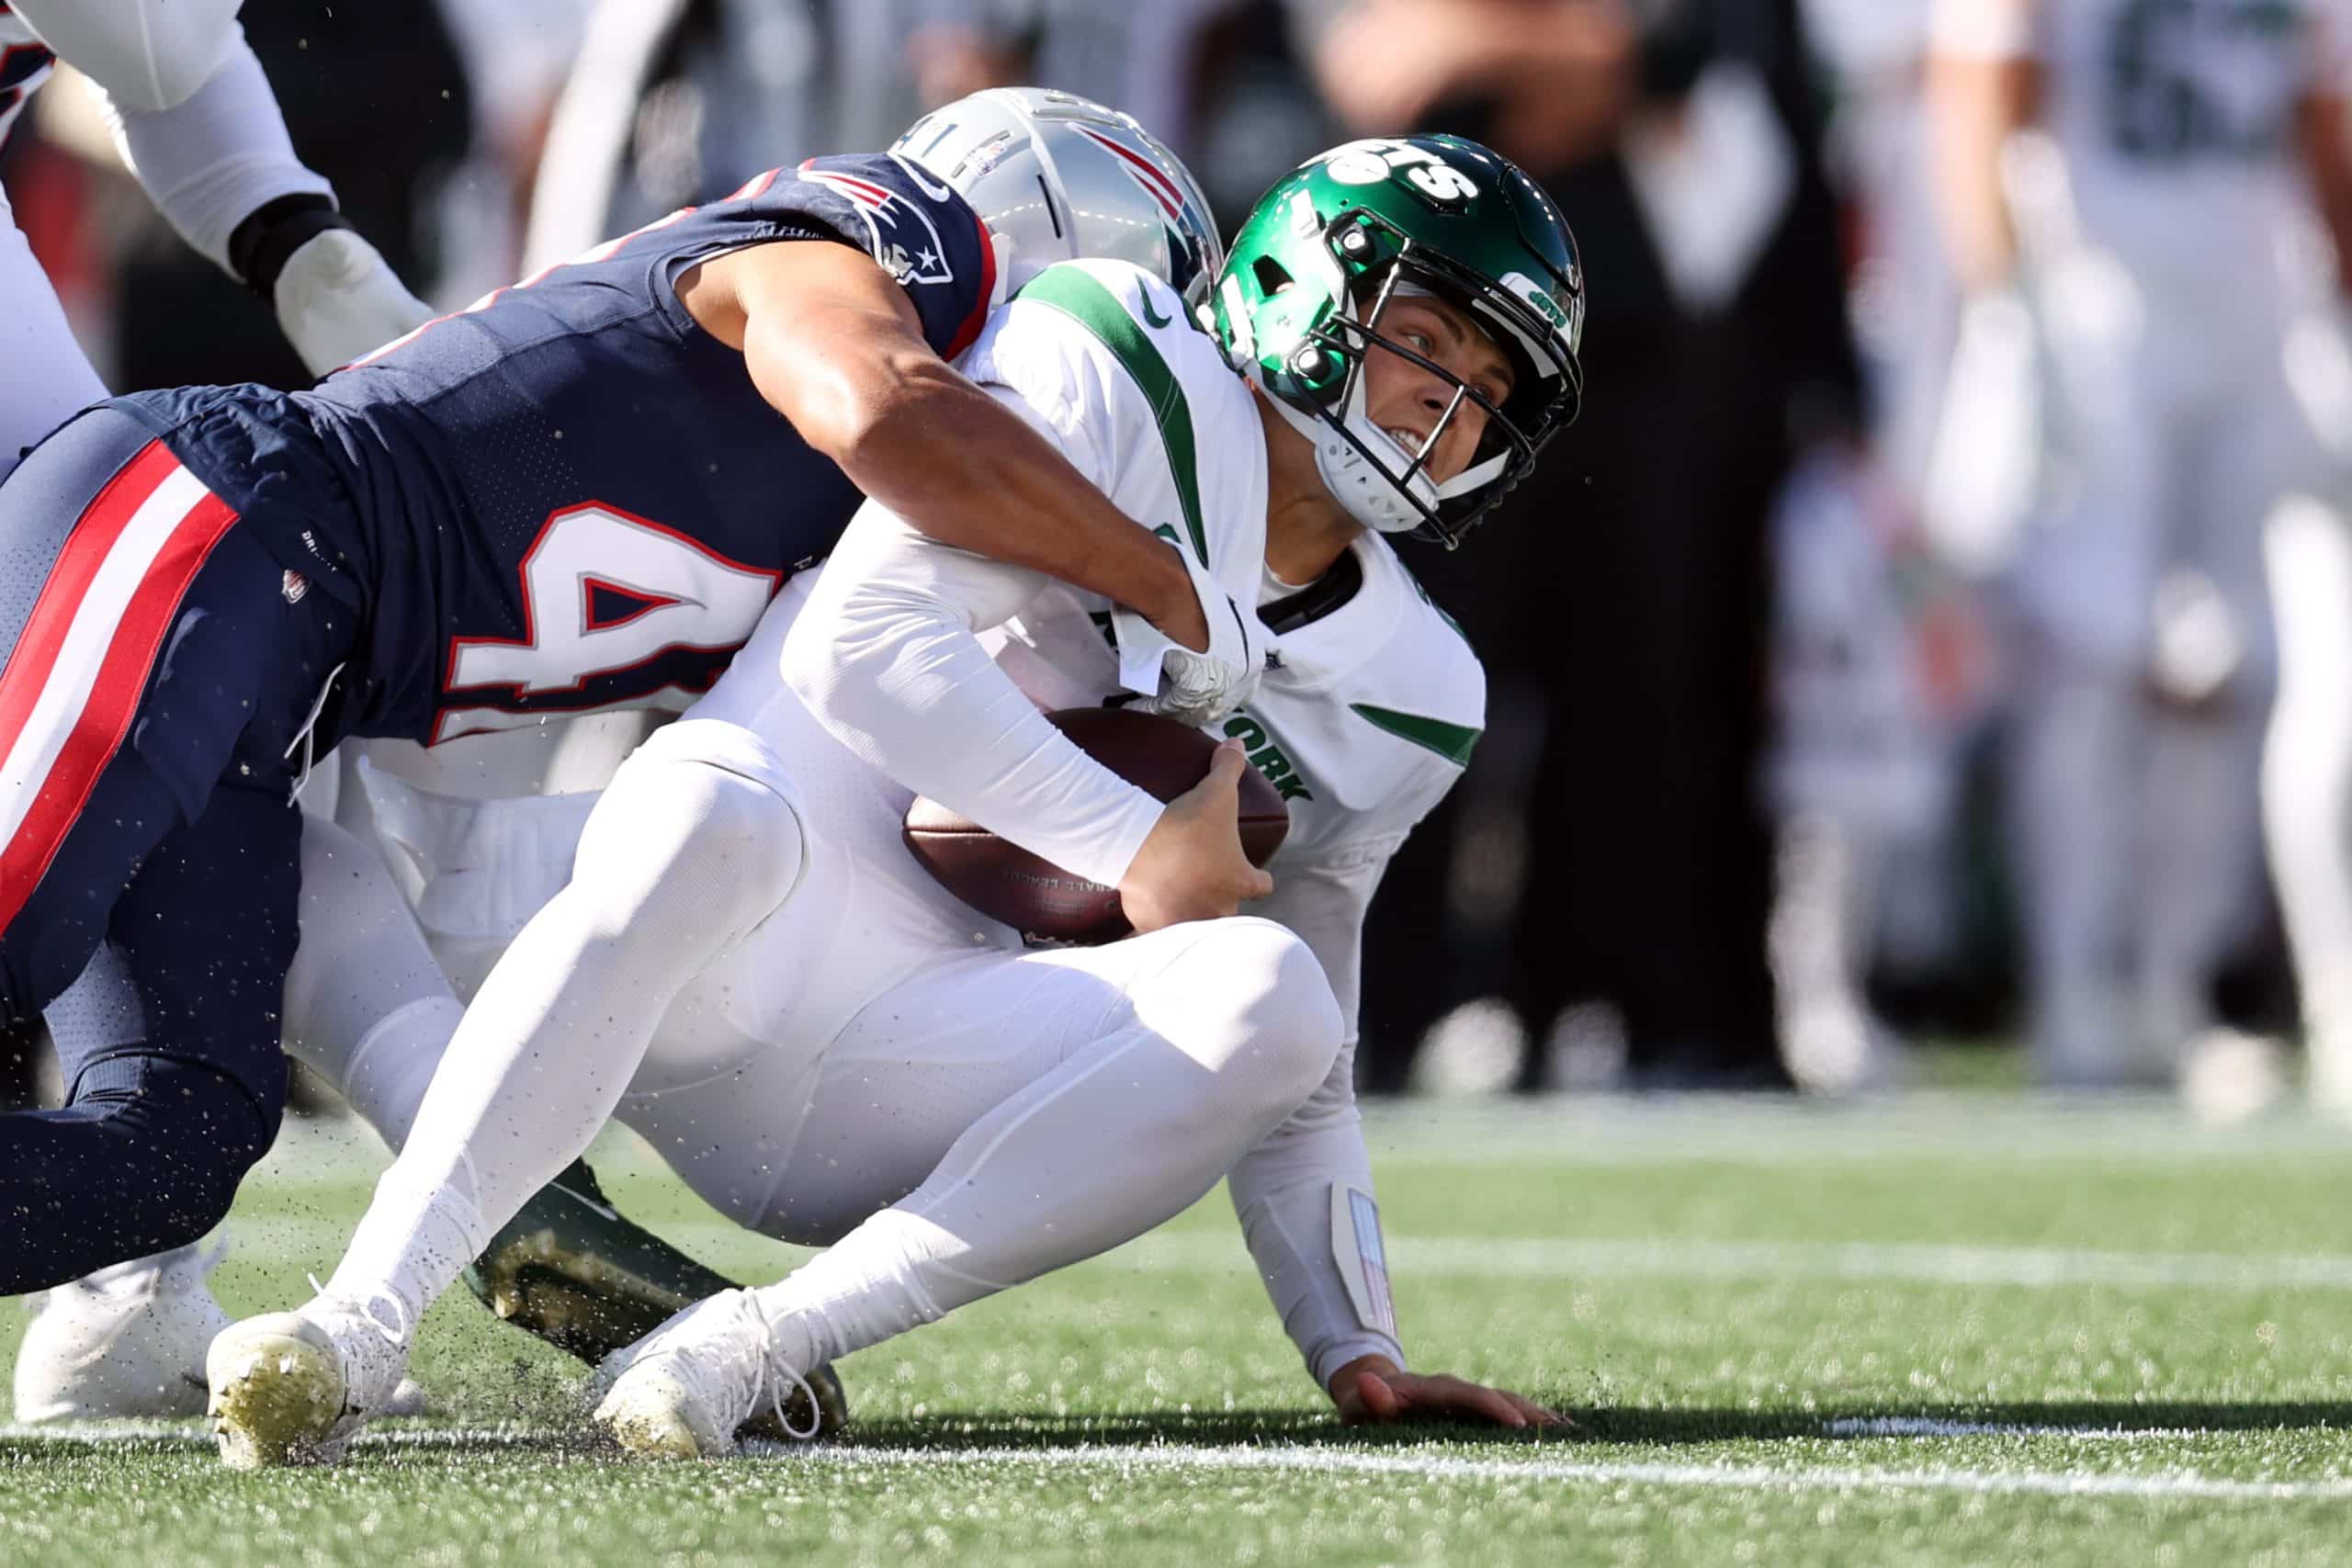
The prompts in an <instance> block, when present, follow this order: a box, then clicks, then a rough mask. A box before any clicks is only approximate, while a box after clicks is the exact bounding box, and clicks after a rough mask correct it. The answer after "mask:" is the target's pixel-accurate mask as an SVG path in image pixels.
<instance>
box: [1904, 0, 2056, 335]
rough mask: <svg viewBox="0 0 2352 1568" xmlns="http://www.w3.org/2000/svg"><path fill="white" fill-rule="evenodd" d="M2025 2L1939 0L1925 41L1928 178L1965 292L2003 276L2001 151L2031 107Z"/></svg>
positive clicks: (2012, 253) (2007, 254)
mask: <svg viewBox="0 0 2352 1568" xmlns="http://www.w3.org/2000/svg"><path fill="white" fill-rule="evenodd" d="M2035 25H2036V18H2035V5H2034V0H1938V3H1937V6H1936V11H1935V21H1934V29H1933V33H1932V36H1931V39H1930V42H1929V46H1928V115H1929V120H1930V125H1931V129H1932V134H1933V175H1934V179H1935V184H1936V197H1937V202H1938V206H1939V208H1940V209H1941V211H1942V215H1943V223H1944V231H1945V238H1946V244H1947V247H1948V248H1949V250H1950V252H1951V258H1952V265H1953V270H1954V272H1955V273H1956V274H1957V276H1959V279H1960V283H1961V286H1962V288H1964V289H1966V290H1968V291H1969V292H1971V293H1979V292H1982V291H1984V290H1986V289H1992V288H2002V287H2004V286H2006V285H2007V284H2008V283H2009V282H2010V281H2011V277H2012V275H2013V273H2014V271H2015V268H2016V265H2017V252H2018V242H2017V231H2016V228H2015V225H2014V223H2013V221H2012V219H2011V216H2010V212H2009V206H2008V201H2007V197H2006V196H2005V195H2004V193H2003V190H2002V184H2001V150H2002V148H2003V146H2004V145H2005V144H2006V143H2007V141H2008V139H2009V136H2010V135H2011V133H2012V132H2015V131H2017V130H2021V129H2023V128H2024V127H2025V126H2027V125H2028V124H2030V123H2031V121H2032V119H2033V117H2034V115H2035V113H2036V112H2037V103H2036V99H2037V96H2038V95H2039V91H2040V73H2039V69H2038V66H2037V63H2036V61H2035V58H2034V52H2033V39H2034V30H2035Z"/></svg>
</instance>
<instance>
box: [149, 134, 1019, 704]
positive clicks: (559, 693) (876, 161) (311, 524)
mask: <svg viewBox="0 0 2352 1568" xmlns="http://www.w3.org/2000/svg"><path fill="white" fill-rule="evenodd" d="M796 239H801V240H820V241H834V242H843V243H850V244H853V245H855V246H857V247H858V248H859V249H861V250H864V251H865V252H867V253H868V254H872V255H873V256H874V257H875V259H876V261H877V262H878V263H880V264H881V265H883V266H884V267H885V268H887V269H888V271H889V272H890V273H891V274H892V276H895V277H896V278H897V279H898V280H899V282H900V283H901V284H902V285H903V286H904V287H905V288H906V289H907V292H908V295H909V297H910V299H912V300H913V302H914V304H915V308H916V310H918V311H919V312H920V314H921V316H922V324H923V331H924V335H925V336H926V338H927V339H928V340H929V342H930V343H931V345H932V346H933V348H934V349H936V350H937V351H938V352H939V353H940V354H941V355H943V356H953V355H956V354H958V353H961V352H962V351H963V349H964V347H965V346H966V345H967V344H969V343H970V342H971V341H972V339H973V338H974V337H975V336H977V335H978V332H979V328H980V325H981V322H982V320H983V319H984V317H985V316H986V314H987V310H988V306H989V295H990V293H991V291H992V289H993V287H994V283H995V258H994V254H993V252H992V250H991V249H990V246H989V238H988V232H987V231H986V230H985V229H984V228H983V227H982V226H981V224H980V221H979V220H978V218H977V217H976V216H975V215H974V214H973V212H972V210H971V209H970V208H968V207H967V206H966V205H965V204H964V203H963V201H962V200H961V198H959V197H956V195H955V194H954V193H952V192H950V191H948V190H946V189H944V188H943V187H941V186H937V185H935V184H933V182H932V181H930V180H929V179H928V178H927V177H926V176H925V175H922V172H921V171H919V170H917V169H914V168H912V167H910V166H909V165H908V164H904V163H901V162H899V161H898V160H895V159H893V158H890V157H888V156H882V155H876V156H859V157H846V158H823V159H813V160H811V161H810V162H809V163H808V164H803V165H801V167H800V168H799V169H798V170H779V171H774V172H771V173H769V174H766V175H761V176H760V177H759V178H757V179H755V180H753V181H752V182H751V184H749V185H747V186H744V187H743V188H742V189H741V190H740V191H738V192H737V193H736V194H735V195H733V196H732V197H729V198H728V199H726V200H725V201H720V202H714V203H712V204H710V205H708V206H705V207H699V208H688V209H684V211H681V212H676V213H673V214H672V215H671V216H670V217H668V218H665V219H663V220H661V221H659V222H657V223H653V224H650V225H648V226H647V227H646V228H643V229H640V230H639V231H637V232H635V233H633V234H628V235H624V236H623V237H622V238H620V239H618V240H614V241H611V242H609V243H606V244H604V245H601V246H599V247H597V249H595V250H594V251H592V252H590V253H589V254H587V255H585V256H582V257H581V258H580V259H579V260H577V261H574V262H570V263H567V264H565V265H561V266H556V267H551V268H549V269H548V270H547V271H545V272H542V273H539V274H537V275H536V276H531V277H528V278H526V279H524V280H523V281H522V282H520V283H517V284H515V285H514V286H513V287H511V288H502V289H499V290H498V291H496V292H495V293H493V294H492V295H490V296H489V297H488V298H486V299H482V300H481V301H479V302H478V303H476V304H474V305H472V306H469V307H468V308H467V309H466V310H461V311H458V313H457V314H455V315H452V316H447V317H444V318H442V319H440V320H438V321H432V322H429V323H427V324H426V325H424V327H421V328H419V329H418V330H417V331H416V332H414V333H410V334H409V335H408V336H407V337H405V338H402V339H401V340H399V341H398V342H396V343H394V344H390V345H388V346H387V347H385V348H383V349H381V350H379V351H378V352H377V353H376V354H374V355H369V356H368V358H367V359H365V360H363V361H361V362H359V363H358V364H356V365H354V366H351V367H347V368H345V369H344V370H341V371H338V372H337V373H336V374H334V376H332V377H330V378H327V379H326V380H325V381H324V382H322V383H321V384H320V385H319V387H317V388H316V389H314V390H312V391H309V392H301V393H295V394H291V395H282V394H278V393H274V392H269V391H267V390H266V389H260V388H254V387H243V388H194V389H177V390H175V391H169V392H159V393H142V394H138V395H135V396H132V397H130V398H124V399H120V400H117V401H118V405H119V406H120V407H123V408H124V409H126V410H127V411H129V412H132V413H134V414H136V415H138V416H139V417H140V418H141V419H143V420H144V421H146V422H147V423H148V424H149V425H150V427H151V428H153V430H154V431H155V432H156V434H159V435H161V436H162V437H163V438H164V441H165V442H166V443H167V444H168V445H169V446H170V447H171V448H172V450H173V452H174V454H175V456H177V457H179V459H180V460H181V461H182V462H183V463H185V464H187V467H188V468H189V469H190V470H191V471H193V472H194V473H195V474H196V475H197V476H198V478H199V479H203V480H204V481H205V483H206V484H207V485H209V486H210V487H211V488H212V489H213V490H214V491H216V492H217V493H218V494H220V496H221V497H222V498H223V499H224V500H226V501H227V502H229V503H230V504H231V505H232V506H233V507H235V508H236V509H237V510H238V512H239V513H240V514H241V515H242V516H243V519H244V521H245V523H246V525H249V526H252V527H254V528H255V529H257V530H259V531H260V534H261V536H262V538H263V540H264V542H265V543H266V545H267V546H268V547H270V549H271V550H272V551H273V552H274V553H275V554H276V555H277V557H278V558H280V559H281V560H282V561H284V563H285V564H286V566H287V567H288V569H289V570H293V571H295V572H298V573H300V574H302V575H303V577H304V579H305V581H308V582H315V583H316V584H318V585H319V586H320V587H321V588H322V589H323V590H325V591H327V592H334V593H335V594H337V595H338V596H340V597H342V598H343V599H345V601H346V602H347V603H348V604H351V605H352V607H353V608H355V609H356V610H357V611H358V612H359V614H360V615H361V617H362V620H363V623H364V626H365V631H364V634H363V640H362V646H361V649H360V651H359V654H358V656H357V658H356V660H355V661H354V668H353V669H352V670H351V671H348V676H349V678H350V679H351V681H352V686H351V690H350V694H349V695H348V696H347V697H346V698H345V703H344V709H343V712H342V715H341V719H340V723H339V725H338V728H339V729H341V730H342V731H343V732H345V733H356V734H369V735H395V736H403V737H408V738H411V739H420V740H426V741H433V740H442V739H448V738H449V737H451V736H454V735H461V734H465V733H467V732H469V731H471V730H479V729H492V728H513V727H515V726H516V725H519V724H527V723H532V722H536V719H537V716H544V715H548V714H562V713H584V712H589V711H593V710H596V709H603V708H613V707H639V706H684V705H685V704H686V703H687V702H689V701H691V700H692V698H693V697H694V696H695V694H699V693H701V692H702V691H704V690H705V689H707V687H708V686H709V685H710V683H711V682H713V681H714V680H716V679H717V678H718V673H719V671H721V670H723V669H724V668H725V666H726V663H727V660H728V659H729V656H730V655H731V654H732V653H733V652H734V650H735V649H737V648H738V647H740V646H741V644H742V642H743V639H744V638H745V637H748V636H750V635H751V631H752V626H753V624H754V623H755V622H757V620H758V619H759V615H760V613H761V611H762V610H763V609H764V608H765V607H766V605H767V603H768V601H769V600H770V599H771V598H773V597H774V596H775V592H776V590H777V589H778V588H780V587H781V586H782V585H783V583H784V581H785V579H786V577H788V576H789V575H790V574H791V573H792V572H793V571H795V570H798V569H800V568H801V567H804V566H807V565H809V564H811V563H812V562H814V561H815V560H817V559H818V558H820V557H822V556H824V555H825V554H826V553H827V552H828V551H830V550H831V548H832V546H833V542H834V540H835V539H837V538H838V537H839V536H840V535H841V532H842V528H843V527H844V526H845V525H847V524H848V522H849V519H850V516H851V514H852V513H853V512H854V511H855V509H856V507H857V504H858V502H859V499H860V498H859V496H858V494H857V492H856V491H855V490H854V488H852V486H851V484H850V482H849V480H848V479H846V478H845V477H844V476H843V475H842V472H841V470H840V469H839V468H835V467H834V466H833V465H832V463H831V461H829V460H828V459H826V458H825V457H821V456H820V455H819V454H818V453H816V452H815V451H813V450H811V449H810V448H809V446H808V444H807V443H806V442H804V441H802V440H801V439H800V437H799V435H798V434H797V433H796V432H795V431H794V430H793V428H792V426H791V424H790V423H788V422H787V421H786V419H785V418H784V417H783V416H782V415H781V414H779V413H777V412H775V409H774V408H772V407H770V406H769V404H768V403H767V401H766V400H764V399H763V398H762V397H761V396H760V393H759V391H758V390H757V389H755V388H754V387H753V386H752V379H751V376H750V373H749V371H748V369H747V368H746V367H745V365H744V361H743V356H742V355H741V354H740V353H738V352H736V351H735V350H733V349H730V348H729V347H728V346H727V345H726V344H722V343H720V342H718V340H717V339H715V338H713V337H711V336H710V335H709V334H708V333H705V332H704V331H702V329H701V328H699V327H698V326H696V325H695V322H694V320H693V318H691V317H690V316H689V315H687V313H686V311H685V309H684V306H682V305H681V304H680V303H679V302H678V299H677V296H676V294H675V292H674V291H673V283H674V281H675V279H676V278H677V277H678V276H679V275H680V274H681V273H683V272H684V270H685V269H686V268H688V267H689V266H691V265H694V264H695V263H696V262H699V261H704V260H707V259H708V258H710V257H712V256H715V255H718V254H722V253H725V252H728V251H731V250H737V249H741V247H743V246H746V245H753V244H760V243H767V242H771V241H779V240H796ZM291 581H293V580H290V579H289V582H291Z"/></svg>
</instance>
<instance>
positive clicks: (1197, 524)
mask: <svg viewBox="0 0 2352 1568" xmlns="http://www.w3.org/2000/svg"><path fill="white" fill-rule="evenodd" d="M1021 299H1023V301H1024V302H1034V303H1035V304H1039V305H1051V306H1052V307H1053V308H1054V309H1055V310H1059V311H1060V312H1061V313H1062V314H1064V315H1066V316H1068V317H1069V319H1070V320H1072V321H1076V322H1077V323H1078V324H1079V325H1080V326H1081V327H1084V328H1085V329H1086V330H1087V331H1088V332H1090V333H1093V334H1094V335H1095V336H1096V337H1098V338H1100V339H1101V340H1102V341H1103V346H1104V347H1105V348H1108V349H1109V350H1110V351H1111V352H1112V354H1113V355H1115V356H1116V357H1117V359H1118V361H1119V363H1120V364H1121V365H1123V366H1125V367H1126V372H1127V374H1128V375H1130V376H1132V377H1134V378H1135V380H1136V386H1138V387H1140V388H1142V389H1143V395H1144V397H1145V398H1146V399H1147V400H1148V401H1149V402H1150V404H1151V415H1152V418H1153V419H1154V420H1156V421H1158V422H1159V440H1160V445H1161V446H1164V447H1166V448H1167V451H1168V469H1169V472H1170V473H1171V474H1173V475H1175V477H1176V498H1177V500H1178V501H1179V502H1181V503H1182V505H1183V508H1184V526H1185V528H1186V529H1187V530H1188V531H1190V533H1191V534H1192V536H1193V556H1194V558H1197V559H1198V560H1199V561H1200V563H1201V564H1202V565H1203V566H1206V565H1208V563H1209V539H1208V534H1207V533H1206V531H1205V530H1204V529H1203V528H1202V526H1201V478H1200V474H1199V472H1198V467H1199V462H1200V459H1199V457H1198V455H1197V453H1196V451H1195V448H1194V446H1193V411H1192V408H1191V406H1190V405H1189V404H1187V403H1186V402H1185V401H1184V389H1183V388H1182V387H1181V386H1179V385H1178V384H1177V381H1176V376H1175V373H1174V372H1173V371H1171V370H1170V369H1169V368H1168V361H1167V360H1165V359H1162V358H1161V357H1160V356H1159V350H1158V349H1157V348H1154V347H1153V346H1152V345H1151V339H1150V338H1149V337H1148V336H1147V335H1146V334H1145V333H1144V329H1143V328H1142V327H1141V326H1139V325H1137V324H1136V319H1135V318H1134V317H1133V316H1130V315H1129V314H1127V312H1126V308H1125V306H1123V305H1121V304H1120V303H1119V301H1118V299H1117V297H1116V296H1114V294H1113V293H1112V292H1111V291H1110V290H1109V289H1107V288H1103V285H1102V284H1100V283H1098V282H1096V281H1095V280H1094V278H1093V276H1091V275H1090V274H1088V273H1087V272H1085V271H1084V270H1082V269H1081V268H1079V267H1075V266H1052V267H1047V268H1046V270H1045V271H1043V272H1041V273H1039V274H1038V275H1037V276H1035V278H1033V279H1031V280H1030V282H1029V286H1028V287H1027V288H1023V290H1022V291H1021ZM1148 303H1149V301H1148V299H1147V301H1146V304H1147V306H1148Z"/></svg>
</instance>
